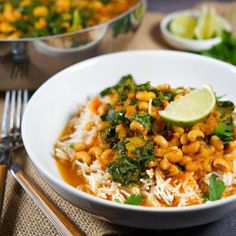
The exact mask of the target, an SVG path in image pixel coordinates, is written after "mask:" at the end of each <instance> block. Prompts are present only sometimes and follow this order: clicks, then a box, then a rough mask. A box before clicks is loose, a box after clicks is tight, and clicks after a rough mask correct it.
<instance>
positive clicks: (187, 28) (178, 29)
mask: <svg viewBox="0 0 236 236" xmlns="http://www.w3.org/2000/svg"><path fill="white" fill-rule="evenodd" d="M196 25H197V18H196V17H194V16H193V15H190V14H188V13H183V14H179V15H177V16H176V17H174V19H173V20H172V21H171V23H170V26H169V29H170V32H171V33H172V34H174V35H176V36H179V37H182V38H189V39H191V38H194V30H195V27H196Z"/></svg>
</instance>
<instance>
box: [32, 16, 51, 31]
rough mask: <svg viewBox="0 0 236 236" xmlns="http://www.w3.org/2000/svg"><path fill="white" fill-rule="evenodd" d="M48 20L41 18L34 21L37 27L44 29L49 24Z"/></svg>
mask: <svg viewBox="0 0 236 236" xmlns="http://www.w3.org/2000/svg"><path fill="white" fill-rule="evenodd" d="M47 24H48V23H47V20H46V19H45V18H40V19H39V20H38V21H37V22H35V23H34V27H35V29H43V28H45V27H46V26H47Z"/></svg>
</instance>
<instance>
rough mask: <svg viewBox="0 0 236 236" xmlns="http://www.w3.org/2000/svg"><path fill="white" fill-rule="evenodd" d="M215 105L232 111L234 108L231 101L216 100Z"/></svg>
mask: <svg viewBox="0 0 236 236" xmlns="http://www.w3.org/2000/svg"><path fill="white" fill-rule="evenodd" d="M216 105H217V107H220V108H225V109H227V110H230V111H233V110H234V108H235V106H234V103H233V102H231V101H217V103H216Z"/></svg>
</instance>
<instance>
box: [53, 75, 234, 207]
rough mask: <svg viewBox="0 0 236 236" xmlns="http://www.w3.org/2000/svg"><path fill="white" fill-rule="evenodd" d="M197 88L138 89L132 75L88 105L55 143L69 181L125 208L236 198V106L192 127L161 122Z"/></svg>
mask: <svg viewBox="0 0 236 236" xmlns="http://www.w3.org/2000/svg"><path fill="white" fill-rule="evenodd" d="M193 90H194V89H192V88H191V89H190V88H184V87H179V88H172V87H171V86H170V85H169V84H161V85H157V86H152V85H151V84H150V82H147V83H144V84H139V85H138V84H136V82H135V81H134V79H133V77H132V76H131V75H127V76H124V77H123V78H121V80H120V81H119V82H118V83H117V84H116V85H115V86H113V87H109V88H106V89H105V90H103V91H102V92H101V93H100V94H99V95H98V96H96V97H93V98H92V99H90V100H89V102H88V103H87V104H86V105H84V106H82V108H81V109H80V111H79V112H78V114H76V115H75V116H74V117H73V118H72V119H71V120H70V121H69V123H68V125H67V126H66V128H65V130H64V131H63V133H62V135H61V136H60V138H59V140H58V141H57V142H56V144H55V159H56V162H57V165H58V168H59V170H60V172H61V174H62V177H63V178H64V180H65V181H66V182H67V183H69V184H71V185H73V186H74V187H76V188H78V189H80V190H82V191H85V192H87V193H90V194H92V195H95V196H97V197H100V198H103V199H107V200H110V201H113V202H117V203H119V204H131V205H142V206H149V207H181V206H189V205H195V204H202V203H205V202H207V203H210V202H211V201H215V200H218V199H221V198H224V197H227V196H229V195H233V194H235V193H236V171H235V168H234V160H235V159H236V154H235V153H234V150H235V149H236V143H235V139H236V127H235V126H234V122H233V111H234V104H233V103H232V102H231V101H222V100H221V99H220V98H216V103H215V106H214V108H213V109H212V111H211V112H210V113H209V114H208V116H207V117H206V118H204V119H203V120H202V121H201V122H197V123H195V124H192V125H191V126H188V127H182V126H178V125H174V124H173V123H170V122H168V121H166V120H163V119H162V118H161V116H160V111H163V110H164V109H165V108H166V107H167V106H168V105H169V103H171V102H172V101H175V100H178V99H181V98H182V97H184V96H185V95H187V94H189V93H191V91H193Z"/></svg>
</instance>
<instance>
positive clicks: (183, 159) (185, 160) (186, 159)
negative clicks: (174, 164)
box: [178, 156, 192, 166]
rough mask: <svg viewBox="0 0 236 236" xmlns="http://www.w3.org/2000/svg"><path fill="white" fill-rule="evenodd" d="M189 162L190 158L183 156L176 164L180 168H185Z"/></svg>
mask: <svg viewBox="0 0 236 236" xmlns="http://www.w3.org/2000/svg"><path fill="white" fill-rule="evenodd" d="M191 161H192V157H190V156H183V157H182V159H180V160H179V162H178V163H179V164H180V165H181V166H185V165H187V164H188V163H189V162H191Z"/></svg>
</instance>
